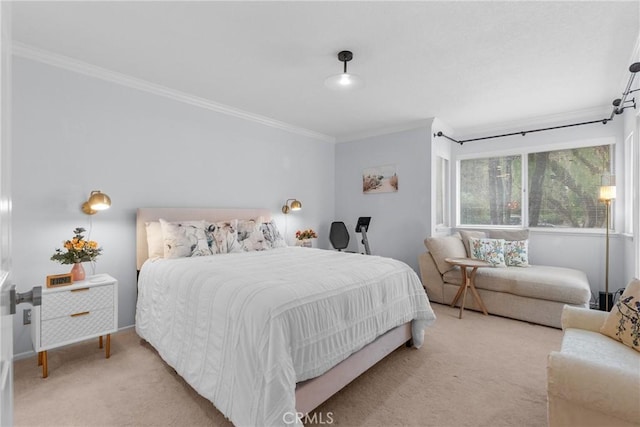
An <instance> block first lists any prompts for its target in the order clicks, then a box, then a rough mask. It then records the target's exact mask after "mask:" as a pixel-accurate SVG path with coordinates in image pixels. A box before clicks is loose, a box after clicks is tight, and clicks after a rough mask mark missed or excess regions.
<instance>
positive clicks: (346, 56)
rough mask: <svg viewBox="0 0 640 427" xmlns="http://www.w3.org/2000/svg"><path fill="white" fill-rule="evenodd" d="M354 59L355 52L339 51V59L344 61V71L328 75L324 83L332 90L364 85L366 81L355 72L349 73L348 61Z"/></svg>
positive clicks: (349, 88) (355, 87) (350, 88)
mask: <svg viewBox="0 0 640 427" xmlns="http://www.w3.org/2000/svg"><path fill="white" fill-rule="evenodd" d="M352 59H353V53H352V52H351V51H348V50H343V51H342V52H340V53H338V60H339V61H340V62H344V72H343V73H341V74H336V75H333V76H331V77H327V79H326V80H325V81H324V85H325V86H326V87H328V88H329V89H332V90H352V89H357V88H360V87H362V86H364V81H363V80H362V79H361V78H360V77H359V76H357V75H355V74H350V73H347V62H349V61H351V60H352Z"/></svg>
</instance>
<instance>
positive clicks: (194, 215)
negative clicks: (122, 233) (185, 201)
mask: <svg viewBox="0 0 640 427" xmlns="http://www.w3.org/2000/svg"><path fill="white" fill-rule="evenodd" d="M258 217H262V218H263V220H265V221H269V220H271V211H269V210H268V209H214V208H139V209H138V211H137V214H136V265H137V268H138V270H140V268H141V267H142V264H144V262H145V261H146V260H147V258H148V257H149V248H148V246H147V232H146V223H147V222H148V221H158V220H159V219H160V218H162V219H165V220H167V221H189V220H200V219H203V220H205V221H210V222H217V221H224V220H229V219H256V218H258Z"/></svg>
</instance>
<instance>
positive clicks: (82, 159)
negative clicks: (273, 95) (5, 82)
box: [12, 58, 335, 354]
mask: <svg viewBox="0 0 640 427" xmlns="http://www.w3.org/2000/svg"><path fill="white" fill-rule="evenodd" d="M13 76H14V81H13V91H14V107H13V108H14V110H13V112H14V114H13V126H14V139H13V162H12V163H13V164H12V168H13V175H12V183H13V184H12V185H13V188H12V193H13V218H12V219H13V223H12V228H13V276H14V279H15V282H16V283H17V284H18V286H19V291H25V290H27V289H30V288H31V287H32V286H34V285H44V281H45V276H47V275H48V274H55V273H63V272H68V271H69V269H70V266H67V265H65V266H62V265H59V264H56V263H54V262H53V261H50V260H49V258H50V256H51V255H52V254H53V251H54V249H55V248H56V247H60V245H61V242H62V241H63V240H65V239H68V238H70V237H71V235H72V233H71V232H72V230H73V229H74V228H75V227H78V226H82V227H85V228H87V229H89V228H90V226H91V221H92V222H93V228H92V234H91V238H92V239H95V240H97V241H98V242H99V243H100V245H101V246H102V247H103V248H104V251H103V255H101V256H100V258H99V259H98V262H97V264H96V272H108V273H110V274H111V275H113V276H114V277H116V278H117V279H118V280H119V309H120V310H119V322H118V323H119V326H120V327H125V326H128V325H132V324H133V323H134V315H135V303H136V264H135V210H136V208H138V207H154V206H155V207H159V206H166V207H177V206H183V207H228V208H242V207H244V208H253V207H263V208H269V209H271V210H272V212H274V217H275V218H276V220H277V221H278V223H279V225H280V228H281V229H282V230H283V231H284V228H285V216H284V215H282V214H281V213H280V207H281V206H282V204H283V203H284V201H285V199H287V198H290V197H295V198H298V199H299V200H301V201H302V203H303V209H302V210H301V211H299V212H295V213H292V214H290V215H287V218H286V222H287V223H286V226H287V228H288V232H289V236H290V237H291V235H293V233H294V232H295V230H296V228H302V227H305V228H307V227H313V228H315V229H316V230H317V231H318V232H319V234H320V238H319V240H318V246H319V247H325V248H326V247H329V243H328V229H329V224H330V222H331V221H332V219H333V217H334V176H335V174H334V145H333V144H332V143H329V142H326V141H319V140H315V139H313V138H311V137H305V136H300V135H297V134H293V133H289V132H286V131H284V130H280V129H276V128H273V127H268V126H265V125H262V124H258V123H255V122H251V121H248V120H244V119H240V118H236V117H232V116H228V115H225V114H221V113H217V112H213V111H210V110H205V109H201V108H198V107H195V106H192V105H188V104H184V103H180V102H178V101H174V100H170V99H167V98H163V97H160V96H156V95H153V94H150V93H147V92H143V91H139V90H135V89H131V88H127V87H124V86H120V85H118V84H114V83H110V82H106V81H103V80H99V79H96V78H93V77H88V76H86V75H81V74H76V73H74V72H70V71H66V70H63V69H59V68H55V67H51V66H48V65H44V64H42V63H38V62H34V61H31V60H27V59H21V58H15V59H14V73H13ZM91 190H102V191H104V192H105V193H107V194H108V195H109V196H111V200H112V202H113V204H112V207H111V209H109V210H108V211H104V212H100V213H98V214H97V215H95V216H93V217H89V216H86V215H84V214H83V213H81V211H80V205H81V203H82V202H83V201H84V200H86V199H87V197H88V195H89V193H90V191H91ZM89 272H90V271H89ZM14 326H15V327H14V332H15V344H16V345H15V353H16V354H20V353H23V352H28V351H31V343H30V341H29V333H28V327H23V326H22V315H21V310H19V312H18V315H16V316H15V324H14Z"/></svg>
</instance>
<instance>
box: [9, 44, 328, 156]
mask: <svg viewBox="0 0 640 427" xmlns="http://www.w3.org/2000/svg"><path fill="white" fill-rule="evenodd" d="M12 53H13V55H14V56H18V57H21V58H26V59H30V60H32V61H37V62H41V63H44V64H47V65H51V66H54V67H58V68H63V69H65V70H69V71H73V72H76V73H79V74H83V75H86V76H89V77H94V78H98V79H102V80H106V81H109V82H112V83H116V84H119V85H122V86H127V87H130V88H133V89H138V90H141V91H144V92H148V93H152V94H154V95H158V96H162V97H165V98H169V99H172V100H174V101H179V102H183V103H185V104H189V105H193V106H196V107H200V108H204V109H206V110H211V111H215V112H218V113H222V114H227V115H230V116H233V117H238V118H241V119H244V120H249V121H252V122H255V123H260V124H262V125H265V126H269V127H273V128H277V129H281V130H284V131H287V132H291V133H295V134H298V135H302V136H306V137H311V138H315V139H319V140H322V141H327V142H331V143H335V142H336V138H334V137H332V136H329V135H325V134H322V133H318V132H314V131H312V130H309V129H304V128H301V127H298V126H294V125H290V124H288V123H284V122H281V121H278V120H274V119H271V118H269V117H265V116H261V115H259V114H253V113H249V112H247V111H243V110H240V109H238V108H234V107H231V106H228V105H224V104H219V103H217V102H213V101H211V100H209V99H205V98H201V97H198V96H195V95H191V94H189V93H185V92H181V91H179V90H175V89H171V88H168V87H166V86H162V85H159V84H156V83H151V82H148V81H146V80H143V79H138V78H136V77H132V76H128V75H126V74H122V73H118V72H116V71H111V70H108V69H106V68H102V67H98V66H96V65H92V64H89V63H87V62H83V61H80V60H77V59H73V58H70V57H68V56H64V55H60V54H57V53H53V52H50V51H46V50H43V49H38V48H36V47H33V46H30V45H27V44H24V43H19V42H13V44H12Z"/></svg>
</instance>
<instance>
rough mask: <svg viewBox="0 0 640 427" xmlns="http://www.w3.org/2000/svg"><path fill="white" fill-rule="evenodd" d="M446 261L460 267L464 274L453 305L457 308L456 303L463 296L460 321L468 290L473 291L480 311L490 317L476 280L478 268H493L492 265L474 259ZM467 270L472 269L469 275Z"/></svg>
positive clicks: (447, 259) (446, 259)
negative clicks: (477, 288)
mask: <svg viewBox="0 0 640 427" xmlns="http://www.w3.org/2000/svg"><path fill="white" fill-rule="evenodd" d="M444 260H445V261H446V262H448V263H449V264H453V265H457V266H458V267H460V271H461V272H462V283H461V284H460V289H458V293H457V294H456V296H455V298H454V299H453V302H452V303H451V307H455V305H456V303H457V302H458V300H459V299H460V296H461V295H462V304H460V315H459V316H458V319H462V312H463V311H464V303H465V300H466V298H467V288H469V289H471V294H472V295H473V297H474V298H475V299H476V301H477V302H478V305H479V306H480V309H482V312H483V313H484V314H485V316H488V313H487V308H486V307H485V306H484V303H483V302H482V299H481V298H480V295H479V294H478V291H477V290H476V284H475V278H476V272H477V271H478V268H480V267H491V263H488V262H487V261H482V260H479V259H472V258H445V259H444ZM467 268H470V269H471V273H470V274H467Z"/></svg>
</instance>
